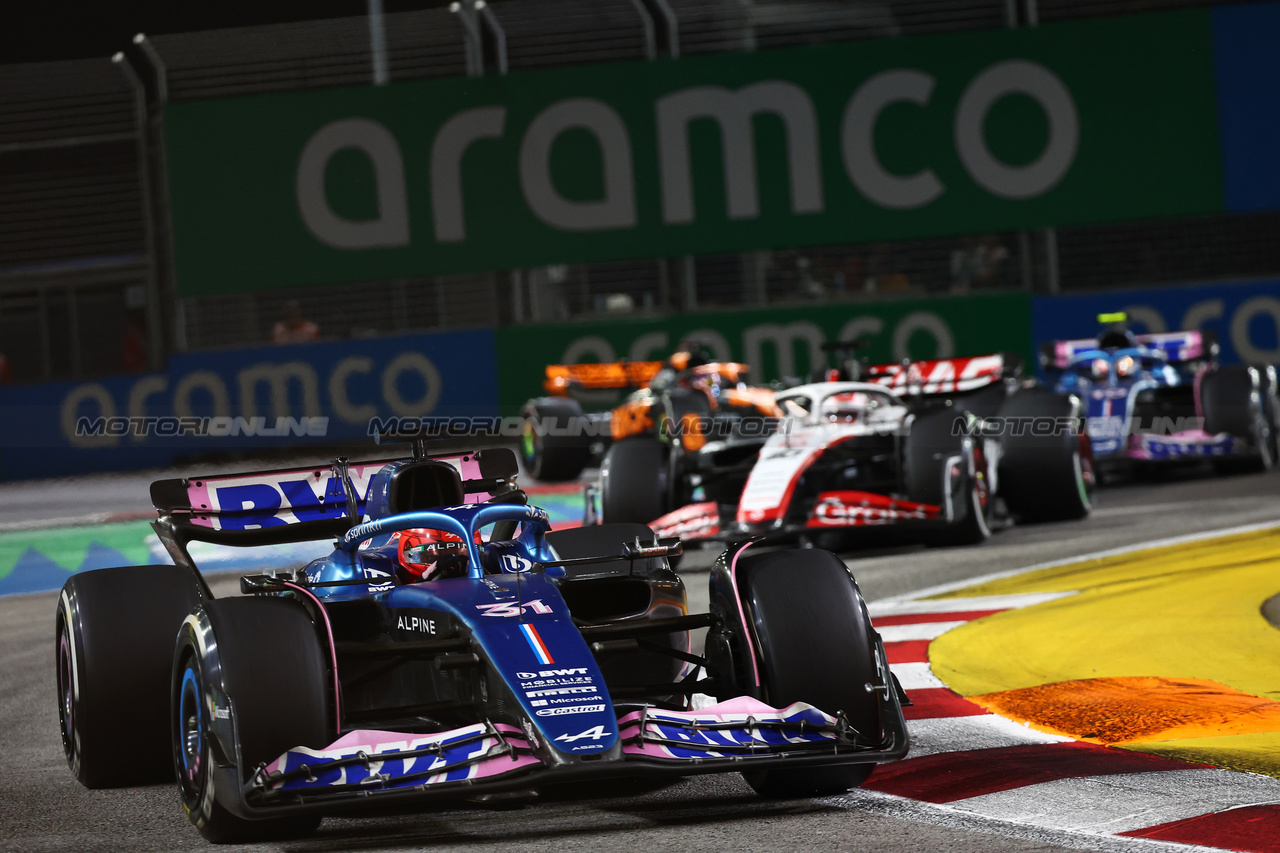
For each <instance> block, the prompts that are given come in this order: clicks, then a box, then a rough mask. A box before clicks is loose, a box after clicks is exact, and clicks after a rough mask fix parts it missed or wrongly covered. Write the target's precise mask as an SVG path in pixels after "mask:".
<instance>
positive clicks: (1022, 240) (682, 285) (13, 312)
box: [0, 0, 1280, 381]
mask: <svg viewBox="0 0 1280 853" xmlns="http://www.w3.org/2000/svg"><path fill="white" fill-rule="evenodd" d="M1203 5H1208V3H1206V2H1204V0H1199V2H1197V1H1196V0H881V2H850V0H593V2H581V0H497V2H492V3H488V4H485V3H483V2H477V0H467V3H466V5H460V4H458V3H455V4H454V6H453V8H452V9H449V8H443V7H442V8H433V9H427V10H422V11H414V12H403V13H396V14H388V15H385V16H382V17H381V18H369V17H364V16H359V17H350V18H339V19H332V20H320V21H310V22H303V23H294V24H281V25H272V26H262V27H246V28H237V29H229V30H219V31H211V32H201V33H187V34H180V35H164V36H156V37H154V38H152V39H150V40H145V39H144V40H139V41H138V42H137V43H136V44H135V45H134V46H132V47H130V48H129V50H130V58H131V59H132V60H133V65H135V66H136V67H138V68H139V70H140V71H141V72H142V74H141V77H142V83H141V84H139V83H137V81H135V80H133V79H132V78H131V76H130V75H131V73H132V72H131V71H130V69H129V67H128V65H129V63H114V64H113V63H112V62H111V61H109V60H107V59H102V60H86V61H78V62H61V63H42V64H37V65H21V66H9V67H0V353H3V354H5V355H7V356H8V358H9V360H10V362H11V364H12V372H13V379H14V380H15V381H37V380H47V379H62V378H83V377H92V376H95V375H102V374H110V373H116V372H120V371H121V370H135V369H143V368H145V367H146V366H147V364H153V365H154V364H156V363H158V362H159V360H160V358H161V356H162V355H163V354H164V352H165V351H171V350H175V349H177V350H180V349H206V348H216V347H228V346H243V345H251V344H257V343H264V342H266V341H268V340H269V339H270V332H271V328H272V326H273V324H274V323H275V322H276V321H277V320H279V319H280V318H281V317H282V316H283V313H284V310H285V303H286V302H287V301H288V300H291V299H292V300H298V301H299V302H300V304H301V305H302V307H303V311H304V313H305V314H306V315H307V316H308V317H309V318H310V319H312V320H313V321H315V322H316V323H317V324H318V325H319V326H320V329H321V333H322V335H323V336H325V337H351V336H364V335H380V334H390V333H396V332H405V331H415V330H428V329H435V328H459V327H474V326H488V325H504V324H508V323H522V322H533V321H549V320H557V319H569V318H575V317H590V316H596V315H611V314H624V313H636V312H646V313H648V312H653V313H663V312H675V311H690V310H700V309H708V308H715V307H723V306H739V305H767V304H783V303H796V302H837V301H852V300H859V299H867V298H874V297H880V296H885V295H889V296H896V295H909V294H929V293H938V292H957V291H959V292H963V291H969V290H983V289H992V290H994V289H1016V288H1024V289H1030V290H1034V291H1038V292H1058V291H1064V292H1069V291H1073V290H1081V289H1090V288H1111V287H1119V286H1130V285H1134V286H1140V285H1145V284H1157V283H1161V284H1163V283H1169V282H1175V281H1204V280H1211V279H1215V278H1231V277H1241V276H1258V275H1268V274H1276V273H1280V240H1277V237H1280V215H1277V214H1256V215H1235V216H1225V215H1224V216H1214V217H1203V218H1196V219H1186V220H1177V221H1161V222H1150V223H1124V224H1118V225H1106V226H1096V227H1088V228H1063V229H1058V230H1056V231H1048V232H1035V233H1002V234H985V235H970V236H964V237H957V238H950V239H937V240H924V241H911V242H901V243H883V244H863V245H847V246H829V247H820V248H807V249H803V250H785V251H783V250H780V251H762V252H750V253H745V254H734V255H721V256H707V257H691V258H653V259H646V260H635V261H625V262H618V263H608V264H587V265H577V266H560V267H546V268H539V269H529V270H495V271H493V272H492V273H487V274H480V275H470V276H450V277H434V278H418V279H404V280H395V281H378V282H364V283H360V284H357V285H349V286H329V287H323V288H319V287H318V288H304V289H298V290H293V291H273V292H271V293H269V294H268V293H261V294H243V295H235V296H216V297H215V296H208V297H192V298H185V299H180V300H179V299H176V298H175V297H173V296H172V295H171V294H172V291H171V290H170V289H168V288H166V287H165V283H166V282H171V276H170V275H169V274H168V272H167V270H168V269H169V268H170V267H169V258H168V255H167V245H166V240H165V233H164V229H163V228H162V227H159V226H157V227H154V228H153V227H152V224H151V223H164V222H165V221H166V212H165V210H164V206H163V204H164V199H163V193H161V192H152V186H153V185H156V184H158V178H160V177H162V175H163V169H164V164H163V162H161V160H160V157H161V156H162V148H161V146H159V145H158V142H159V139H158V126H159V125H158V118H159V114H160V113H159V111H160V110H161V109H163V105H164V104H165V103H166V102H168V101H177V100H190V99H201V98H211V97H230V96H237V95H245V94H254V93H261V92H272V91H295V90H301V89H307V88H318V87H332V86H346V85H364V84H368V83H370V82H387V81H398V80H410V79H423V78H431V77H452V76H462V75H473V76H474V75H482V74H502V73H507V72H508V71H512V70H519V69H525V68H539V67H548V66H565V65H575V64H581V63H594V62H602V61H610V60H618V59H646V58H657V57H662V56H680V55H693V54H705V53H712V52H718V51H753V50H760V49H766V48H772V47H783V46H796V45H810V44H818V43H823V42H832V41H847V40H852V39H863V38H877V37H884V36H896V35H907V34H919V33H931V32H952V31H961V30H977V29H996V28H1003V27H1010V26H1034V25H1036V24H1038V23H1041V22H1050V21H1059V20H1066V19H1074V18H1081V17H1094V16H1100V15H1110V14H1126V13H1132V12H1138V11H1150V10H1155V9H1169V8H1178V7H1184V6H1203ZM379 46H380V47H379ZM122 47H123V46H122ZM144 84H145V86H144ZM144 92H145V95H146V100H147V103H148V104H149V105H150V111H149V112H148V111H146V110H144V109H143V108H142V107H143V101H142V99H143V96H144ZM148 202H150V203H148ZM153 234H154V235H155V236H154V238H153Z"/></svg>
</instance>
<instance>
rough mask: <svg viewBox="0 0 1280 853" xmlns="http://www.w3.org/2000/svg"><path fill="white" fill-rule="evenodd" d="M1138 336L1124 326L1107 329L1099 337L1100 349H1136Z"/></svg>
mask: <svg viewBox="0 0 1280 853" xmlns="http://www.w3.org/2000/svg"><path fill="white" fill-rule="evenodd" d="M1137 346H1138V336H1137V335H1135V334H1134V333H1133V332H1131V331H1129V330H1128V329H1126V328H1124V327H1123V326H1117V327H1114V328H1110V329H1107V330H1106V331H1105V332H1103V333H1102V336H1101V337H1099V338H1098V348H1099V349H1136V348H1137Z"/></svg>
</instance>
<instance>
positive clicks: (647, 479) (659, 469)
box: [600, 435, 668, 524]
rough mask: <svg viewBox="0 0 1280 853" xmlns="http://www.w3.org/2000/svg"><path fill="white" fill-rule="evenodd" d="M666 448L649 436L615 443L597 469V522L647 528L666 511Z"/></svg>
mask: <svg viewBox="0 0 1280 853" xmlns="http://www.w3.org/2000/svg"><path fill="white" fill-rule="evenodd" d="M667 470H668V466H667V448H666V447H665V446H664V445H663V443H662V442H661V441H659V440H658V439H656V438H653V437H652V436H647V435H645V436H637V437H635V438H627V439H623V440H622V441H618V442H615V443H614V444H613V446H611V447H610V448H609V452H608V453H606V454H605V457H604V463H603V464H602V465H601V466H600V518H601V520H602V521H605V522H614V521H634V522H638V523H640V524H648V523H649V522H651V521H653V520H654V519H656V518H658V517H659V516H661V515H662V514H663V513H665V512H667V511H668V506H667V484H666V479H667Z"/></svg>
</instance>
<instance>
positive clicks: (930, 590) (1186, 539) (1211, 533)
mask: <svg viewBox="0 0 1280 853" xmlns="http://www.w3.org/2000/svg"><path fill="white" fill-rule="evenodd" d="M1277 527H1280V522H1275V521H1264V522H1261V523H1259V524H1245V525H1241V526H1239V527H1223V528H1220V529H1218V530H1205V531H1203V532H1200V533H1189V534H1187V535H1186V536H1174V537H1172V538H1169V539H1153V540H1151V541H1149V542H1137V543H1135V544H1133V545H1123V546H1121V547H1119V548H1110V549H1108V550H1106V551H1094V552H1093V553H1091V554H1080V555H1079V556H1076V557H1068V558H1066V559H1063V560H1051V561H1049V562H1047V563H1036V564H1035V565H1034V566H1026V567H1025V568H1021V569H1009V570H1007V571H1003V572H992V573H991V574H989V575H979V576H977V577H974V578H969V579H968V580H960V581H952V582H950V583H944V584H938V585H937V586H931V587H926V588H925V589H918V590H916V591H914V592H904V593H901V594H899V595H891V596H889V597H888V598H882V599H880V600H878V601H876V602H869V603H868V604H867V606H868V607H871V608H873V610H872V612H873V613H874V612H875V610H874V608H875V606H876V605H881V606H883V605H887V604H892V603H896V602H903V601H914V600H916V599H918V598H928V597H929V596H931V595H943V594H944V593H948V592H956V591H957V590H961V589H968V588H969V587H971V586H978V585H979V584H984V583H990V582H991V581H998V580H1004V579H1005V578H1012V577H1017V576H1018V575H1023V574H1026V573H1028V572H1038V571H1040V570H1041V569H1054V568H1059V567H1061V566H1070V565H1073V564H1075V563H1087V562H1089V561H1090V560H1101V559H1103V558H1104V557H1118V556H1120V555H1122V554H1131V553H1133V552H1134V551H1146V550H1147V549H1149V548H1165V547H1168V546H1170V545H1183V544H1186V543H1190V542H1200V541H1203V540H1205V539H1215V538H1217V537H1219V536H1234V535H1236V534H1238V533H1257V532H1259V531H1263V530H1272V529H1274V528H1277Z"/></svg>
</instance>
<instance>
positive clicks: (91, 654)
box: [54, 566, 200, 788]
mask: <svg viewBox="0 0 1280 853" xmlns="http://www.w3.org/2000/svg"><path fill="white" fill-rule="evenodd" d="M199 600H200V591H199V587H198V586H197V582H196V579H195V577H194V576H193V575H192V574H191V573H190V572H188V571H186V570H184V569H181V568H178V567H176V566H125V567H121V568H118V569H99V570H97V571H91V572H83V573H81V574H78V575H74V576H72V577H71V578H70V579H69V580H68V581H67V582H66V583H65V584H64V585H63V587H62V595H61V596H60V597H59V599H58V612H57V617H56V620H55V628H56V634H55V640H54V642H55V644H56V645H55V655H56V660H57V685H58V718H59V723H60V725H61V729H62V748H63V753H64V754H65V756H66V759H67V764H68V765H69V766H70V767H71V772H72V774H74V775H75V777H76V778H77V779H78V780H80V783H81V784H82V785H84V786H85V787H86V788H113V787H119V786H122V785H148V784H153V783H157V782H169V781H172V780H173V761H172V760H171V758H170V755H169V738H168V736H167V735H166V732H167V730H168V725H167V721H168V717H169V670H170V667H171V666H172V664H173V638H174V637H175V636H176V635H177V633H178V628H179V627H181V625H182V620H184V619H186V618H187V615H188V614H189V613H190V612H191V611H192V610H193V609H194V608H195V606H196V603H197V602H198V601H199Z"/></svg>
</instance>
